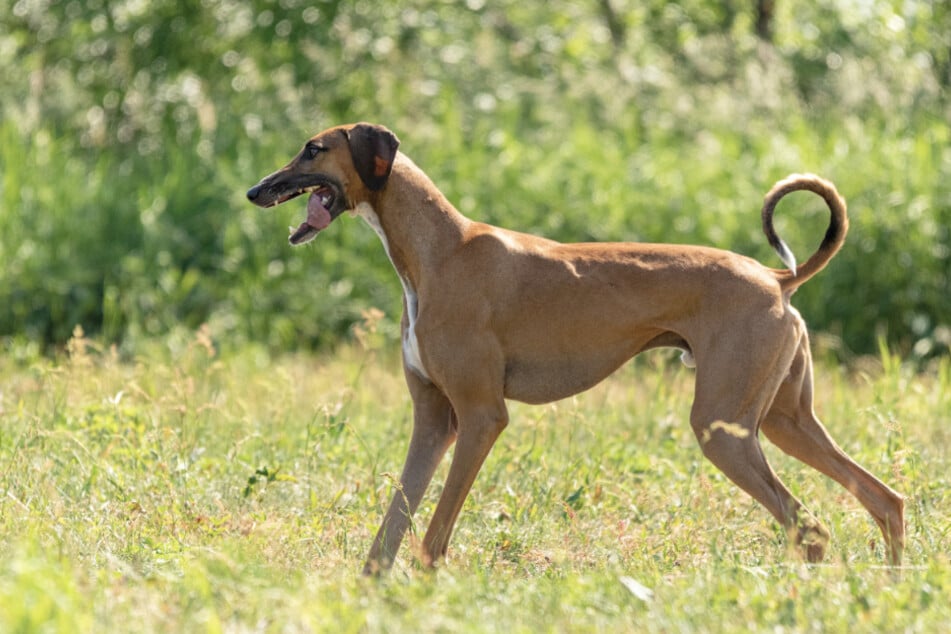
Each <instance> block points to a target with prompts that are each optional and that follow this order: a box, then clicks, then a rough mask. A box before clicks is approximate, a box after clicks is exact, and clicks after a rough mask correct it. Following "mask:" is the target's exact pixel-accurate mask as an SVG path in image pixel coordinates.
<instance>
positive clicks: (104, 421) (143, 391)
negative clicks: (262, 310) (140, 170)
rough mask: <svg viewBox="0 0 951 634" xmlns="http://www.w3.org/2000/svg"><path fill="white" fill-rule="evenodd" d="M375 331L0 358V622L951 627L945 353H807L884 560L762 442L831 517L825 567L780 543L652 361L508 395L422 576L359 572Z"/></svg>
mask: <svg viewBox="0 0 951 634" xmlns="http://www.w3.org/2000/svg"><path fill="white" fill-rule="evenodd" d="M371 330H372V329H371V328H369V327H366V326H365V327H364V331H365V334H364V336H363V341H365V343H366V345H367V346H368V347H367V348H359V347H357V348H344V349H341V350H339V351H337V353H336V354H335V355H332V356H329V357H321V358H320V359H318V358H316V357H313V356H303V355H300V356H290V357H288V356H283V357H280V358H276V359H274V358H270V357H269V356H268V355H267V353H266V352H265V350H264V349H263V348H261V347H254V346H248V347H245V348H243V350H242V351H241V353H240V354H236V355H230V356H224V357H222V356H219V354H218V353H217V351H216V350H215V349H214V348H213V347H212V346H211V344H210V342H209V341H208V336H207V332H205V331H199V332H198V333H196V334H195V337H194V339H193V340H190V341H189V342H188V343H187V345H184V346H182V347H180V348H172V347H165V346H153V347H151V348H150V349H149V350H148V352H147V353H143V355H142V356H140V357H137V358H136V359H135V361H134V362H133V363H125V362H122V361H121V360H119V359H118V355H117V352H116V351H115V350H114V349H110V348H100V347H99V346H98V345H96V344H95V342H93V341H90V340H87V339H85V338H82V337H80V336H77V337H76V338H74V339H73V340H72V341H71V342H70V344H69V356H68V357H67V358H61V359H57V360H49V359H45V358H36V357H28V356H24V355H27V354H28V352H27V351H24V350H19V351H11V352H12V353H13V354H10V355H7V356H5V357H3V358H0V385H2V386H3V387H2V400H0V419H2V421H3V424H2V425H0V544H3V546H2V547H0V630H2V631H4V632H33V631H45V632H70V633H72V632H104V631H137V632H173V631H174V632H200V631H207V632H218V631H229V632H244V631H261V632H306V631H328V632H331V631H332V632H357V631H363V632H394V631H411V632H427V631H447V630H448V631H461V632H493V631H504V632H511V631H517V632H538V631H554V632H561V631H584V632H587V631H637V632H671V631H687V632H692V631H705V632H718V631H723V632H736V631H764V632H766V631H769V632H774V631H786V632H792V631H807V632H828V631H850V632H895V631H904V632H930V631H941V630H943V629H944V628H945V626H946V624H947V623H948V620H949V618H951V604H949V603H948V601H947V597H948V595H949V592H951V560H949V557H948V553H949V552H951V537H949V536H951V524H949V520H948V516H947V513H946V509H947V508H948V505H949V503H951V500H949V493H948V492H949V490H951V481H949V474H951V461H949V454H948V447H949V438H948V430H949V429H951V419H949V412H951V363H949V362H948V359H947V358H945V359H944V360H943V361H942V362H940V363H939V364H938V365H937V366H936V367H935V368H934V370H933V371H931V372H928V373H923V374H915V373H912V372H911V371H910V370H911V369H910V368H909V367H908V366H907V365H903V364H901V363H900V362H899V361H898V360H897V358H895V357H893V356H889V355H887V354H883V355H882V356H881V357H880V358H878V359H877V360H874V361H867V362H865V363H864V365H862V366H861V367H858V366H857V367H855V368H854V370H853V371H851V372H846V371H845V370H843V369H842V368H841V367H840V366H829V367H820V368H818V371H819V374H820V376H821V380H820V381H819V383H818V385H817V390H818V394H817V400H818V408H819V411H820V413H821V415H822V417H823V418H824V420H825V421H826V422H827V425H828V426H829V428H830V430H831V431H832V433H833V434H834V435H835V437H836V438H837V439H838V440H839V441H840V443H841V444H842V446H843V447H844V448H845V449H846V450H847V451H848V452H849V453H851V454H852V455H853V456H854V457H855V458H856V459H857V460H859V461H860V462H861V463H862V464H863V465H865V466H866V467H868V468H869V469H870V470H872V471H873V472H875V473H876V474H878V475H880V476H881V477H883V478H884V479H885V480H886V481H887V482H888V483H889V484H890V485H892V486H894V487H895V488H896V489H898V490H900V491H901V492H902V493H904V494H905V495H907V496H908V502H907V506H906V508H907V512H908V517H907V520H908V534H909V535H908V536H909V540H908V548H907V553H906V566H905V567H904V568H903V569H902V571H901V573H900V574H899V575H894V574H892V573H891V572H889V571H888V570H887V569H885V568H884V567H883V565H882V564H883V562H884V549H883V547H882V541H881V537H880V534H879V532H878V529H877V528H876V526H875V525H874V523H873V522H872V520H871V518H870V517H869V516H868V514H867V513H866V512H865V511H864V510H863V509H862V508H861V507H860V506H859V505H858V503H857V502H855V500H854V499H853V498H852V497H851V496H850V495H849V494H848V493H847V492H846V491H844V490H843V489H842V488H840V487H839V486H838V485H836V484H834V483H832V482H831V481H829V480H828V479H826V478H824V477H822V476H820V475H818V474H817V473H816V472H814V471H812V470H811V469H808V468H806V467H804V466H803V465H802V464H800V463H798V462H796V461H794V460H792V459H789V458H786V457H785V456H783V455H782V454H780V453H779V452H778V451H776V450H775V449H774V448H772V447H771V446H769V445H768V444H767V445H766V449H767V452H768V453H769V456H770V460H771V461H772V463H773V465H774V467H775V468H776V469H777V471H778V472H779V473H780V474H781V475H782V476H783V477H784V479H785V481H786V482H787V484H789V486H790V487H792V489H793V491H794V492H795V493H796V495H797V496H799V497H800V498H802V499H803V500H804V501H806V503H807V504H809V506H810V508H811V509H812V510H813V511H814V512H815V513H816V514H817V515H818V516H819V517H820V518H822V519H823V520H824V521H825V522H826V523H827V525H828V526H829V527H830V529H831V530H832V533H833V543H832V547H831V548H830V551H829V554H828V557H827V561H826V564H824V565H807V564H803V563H801V562H799V561H797V559H796V558H795V556H794V555H793V554H790V553H787V552H786V545H785V544H786V542H785V539H784V538H783V536H782V534H781V531H780V530H779V529H778V528H777V527H776V525H775V523H774V522H773V521H772V519H771V518H770V517H769V516H768V514H767V513H766V512H765V511H764V510H763V509H762V508H761V507H760V506H759V505H757V504H756V503H754V502H753V501H752V500H751V499H749V498H748V497H747V496H745V495H743V494H740V493H738V492H737V489H736V488H735V487H734V486H733V485H732V484H730V483H729V482H728V481H726V479H725V478H724V477H723V476H722V475H721V474H720V473H719V472H718V471H717V470H716V469H715V468H714V467H712V466H711V465H710V464H709V463H708V462H706V461H705V460H703V458H702V454H701V452H700V451H699V449H698V448H697V446H696V442H695V440H694V438H693V434H692V432H691V431H690V426H689V424H688V423H687V418H688V412H689V406H690V398H691V391H692V385H691V383H692V374H693V373H692V371H691V370H689V369H686V368H684V367H682V366H681V365H680V364H679V363H674V364H670V363H668V359H669V358H670V357H668V356H667V355H666V354H665V353H652V354H650V355H647V356H645V357H644V358H642V359H641V361H640V362H639V363H636V364H634V366H632V367H628V368H627V369H625V370H622V371H621V373H620V374H618V375H617V376H615V377H614V378H612V379H610V380H609V381H608V382H607V383H605V384H604V385H602V386H600V387H598V388H595V389H594V390H593V391H591V392H588V393H586V394H584V395H582V396H579V397H577V398H575V399H571V400H568V401H564V402H561V403H558V404H555V405H550V406H545V407H529V406H521V405H518V404H513V405H512V423H511V425H510V427H509V428H508V429H507V430H506V431H505V433H504V434H503V435H502V437H501V439H500V440H499V443H498V444H497V446H496V448H495V450H494V451H493V453H492V454H491V455H490V457H489V460H488V462H487V463H486V465H485V467H484V468H483V470H482V473H481V474H480V476H479V479H478V480H477V482H476V485H475V488H474V490H473V494H472V495H471V496H470V498H469V500H468V501H467V502H466V505H465V508H464V510H463V513H462V516H461V519H460V522H459V524H458V527H457V531H456V535H455V537H454V540H453V543H452V545H451V547H450V556H449V560H448V562H447V563H446V565H445V566H443V567H441V568H440V569H439V570H437V571H436V572H435V573H429V572H425V571H421V570H418V569H417V568H416V567H415V566H414V565H413V563H412V548H411V547H410V546H404V550H403V551H402V552H401V556H400V559H399V561H398V563H397V567H396V568H395V570H394V571H393V573H392V574H391V575H390V576H389V577H388V578H387V579H385V580H382V581H378V582H377V581H370V580H366V579H362V578H361V577H360V576H359V570H360V568H361V567H362V565H363V558H364V556H365V555H366V551H367V549H368V547H369V543H370V540H371V539H372V536H373V534H374V532H375V530H376V528H377V525H378V522H379V520H380V518H381V517H382V513H383V510H384V508H385V505H386V503H387V502H388V498H389V496H390V495H391V492H392V485H393V478H394V475H393V474H395V473H398V470H399V468H400V464H401V461H402V459H403V453H404V451H405V447H406V444H407V442H408V432H409V425H410V406H409V402H408V397H407V395H406V392H405V387H404V385H403V381H402V378H401V377H400V375H399V372H398V361H397V359H395V358H394V357H393V355H392V354H391V352H390V347H389V346H386V345H384V344H385V340H384V339H383V338H382V337H381V336H380V335H379V333H376V334H374V333H372V332H371ZM78 334H79V333H77V335H78ZM381 346H382V347H381ZM17 359H19V360H17ZM445 467H446V465H445V464H444V465H443V468H442V469H441V470H440V472H439V473H438V474H437V477H436V483H435V484H434V486H433V487H432V489H431V490H430V491H429V493H428V495H427V496H426V498H425V499H424V501H423V504H422V507H421V509H420V513H419V515H418V518H417V519H418V520H419V525H418V527H417V530H418V531H420V533H418V534H419V535H421V531H422V530H423V528H424V526H425V523H426V522H427V521H428V519H429V517H430V516H431V515H432V512H433V507H434V506H435V501H436V496H437V495H438V493H439V490H440V488H441V486H440V485H441V482H442V480H443V479H444V478H445V475H446V468H445ZM632 581H633V582H635V583H632Z"/></svg>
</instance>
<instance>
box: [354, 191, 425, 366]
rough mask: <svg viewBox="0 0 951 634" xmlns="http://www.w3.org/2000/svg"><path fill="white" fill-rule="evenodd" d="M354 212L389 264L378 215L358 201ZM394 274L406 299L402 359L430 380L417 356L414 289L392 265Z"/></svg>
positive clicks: (387, 243)
mask: <svg viewBox="0 0 951 634" xmlns="http://www.w3.org/2000/svg"><path fill="white" fill-rule="evenodd" d="M353 211H354V213H355V214H356V215H358V216H360V217H361V218H363V219H364V220H365V221H366V223H367V224H368V225H370V228H371V229H373V231H375V232H376V235H378V236H380V242H382V243H383V250H384V251H386V257H388V258H390V264H393V257H392V256H391V255H390V243H389V242H387V240H386V233H384V232H383V225H381V224H380V217H379V216H377V215H376V211H375V210H374V209H373V207H372V206H371V205H370V204H369V203H360V204H359V205H357V206H356V208H355V209H354V210H353ZM393 269H394V270H395V271H396V276H397V277H399V278H400V284H402V285H403V298H404V299H405V300H406V318H407V320H408V321H409V325H408V326H407V327H406V331H405V332H404V333H403V359H404V360H405V361H406V365H408V366H409V367H410V368H411V369H412V370H413V371H414V372H415V373H416V374H418V375H419V376H420V377H422V378H424V379H426V380H427V381H431V380H432V379H430V378H429V375H428V374H427V373H426V369H425V368H424V367H423V361H422V359H421V358H420V356H419V340H418V339H417V338H416V313H417V310H418V300H417V297H416V290H415V289H414V288H413V285H412V284H410V281H409V280H407V279H405V278H404V277H403V276H402V275H401V274H400V272H399V269H397V268H396V265H395V264H394V265H393Z"/></svg>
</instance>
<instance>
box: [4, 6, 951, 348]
mask: <svg viewBox="0 0 951 634" xmlns="http://www.w3.org/2000/svg"><path fill="white" fill-rule="evenodd" d="M622 4H624V6H622ZM193 5H194V6H189V7H183V6H182V5H181V3H177V2H171V0H160V1H159V2H153V3H149V4H148V5H144V4H142V5H140V4H137V3H111V4H109V5H108V6H105V5H101V4H100V3H96V2H92V3H84V4H80V3H76V2H74V3H67V4H65V5H64V4H55V5H52V6H48V7H47V6H45V5H44V3H29V2H24V1H21V2H16V3H12V2H10V1H9V0H6V1H0V72H2V73H3V75H4V77H5V78H6V79H5V82H6V89H5V91H4V93H3V94H2V95H0V108H2V110H0V112H2V122H0V170H2V174H3V176H2V181H0V204H2V209H0V271H2V272H0V276H2V279H0V337H22V338H28V339H31V340H35V341H40V342H42V343H43V345H61V344H62V343H63V342H64V341H65V340H66V339H67V338H68V337H69V335H70V333H71V332H72V330H73V327H74V326H75V325H76V324H82V325H83V326H84V327H85V329H86V330H87V332H91V333H99V334H100V335H101V336H103V337H104V338H105V339H106V340H109V341H119V342H123V343H125V344H126V345H134V344H135V342H136V341H137V340H139V339H141V338H143V337H148V336H153V335H159V334H163V333H167V332H169V331H171V330H174V329H176V328H179V327H184V328H188V329H192V328H194V327H196V326H197V325H199V324H201V323H204V322H208V323H210V324H211V325H212V329H213V331H214V332H215V333H216V334H217V336H218V337H219V338H221V339H222V340H224V341H233V342H236V343H237V342H241V341H245V340H254V341H260V342H264V343H266V344H267V345H268V346H270V347H272V348H275V349H289V348H299V347H301V346H304V347H312V346H323V345H329V344H331V343H333V342H335V341H338V340H339V339H340V338H341V337H344V336H346V335H347V333H348V330H349V328H350V325H351V324H352V323H353V322H354V321H355V320H357V319H359V316H360V314H361V312H362V311H363V310H364V309H365V308H367V307H368V306H379V307H381V308H383V309H384V310H385V311H386V313H387V315H388V320H389V321H388V323H389V326H390V330H391V331H392V330H393V327H394V323H395V322H396V321H398V314H399V306H400V299H399V293H400V289H399V285H398V283H397V282H396V280H395V276H393V274H392V271H391V267H390V265H389V263H388V262H387V260H386V258H385V255H384V254H383V252H382V249H380V248H379V246H378V245H377V244H376V242H377V239H376V237H375V236H374V235H373V234H372V232H370V231H369V230H367V229H366V228H365V227H362V226H359V224H358V223H356V222H353V221H351V220H348V219H346V218H343V219H341V221H338V222H337V223H335V226H334V227H333V228H332V230H331V231H328V232H327V235H322V236H321V237H320V238H319V239H318V240H317V242H316V243H315V246H314V247H312V248H305V249H301V250H293V251H292V250H291V249H290V248H289V247H288V246H287V245H286V241H285V239H284V235H285V234H284V230H283V226H286V225H288V224H296V223H297V222H299V216H300V215H301V214H302V211H301V207H302V205H294V204H292V205H290V206H291V207H293V209H292V210H289V209H286V208H281V209H278V210H271V211H266V212H262V211H260V210H257V209H256V208H254V207H252V206H251V205H249V204H248V203H247V201H245V200H244V192H245V191H246V190H247V188H248V187H250V186H251V185H253V184H254V182H256V180H257V179H258V178H260V177H261V176H263V175H264V174H266V173H269V172H270V171H272V170H273V169H275V168H277V167H279V166H280V165H282V164H283V163H285V162H286V161H287V160H288V159H289V158H290V157H291V156H292V155H293V153H294V152H296V151H297V149H298V148H299V146H300V145H301V144H302V143H303V141H304V140H305V139H306V138H307V137H308V136H310V135H311V134H313V133H314V132H316V131H318V130H319V129H322V128H324V127H327V126H329V125H331V124H335V123H339V122H344V121H354V120H361V119H362V120H373V121H377V122H381V123H384V124H386V125H388V126H389V127H390V128H392V129H393V130H394V131H396V132H397V133H398V135H399V136H400V137H401V139H402V140H403V146H402V149H403V150H404V151H405V152H406V153H407V154H409V155H411V156H412V157H413V158H414V160H416V162H417V163H418V164H419V165H420V166H422V167H423V168H424V169H425V170H426V171H427V172H428V173H429V174H430V175H431V176H432V177H433V179H434V180H435V182H436V183H437V184H438V185H439V186H440V187H441V188H442V189H443V190H444V192H445V193H446V194H447V196H448V197H449V199H450V200H452V201H453V202H454V203H455V204H456V205H457V206H458V207H459V208H460V210H461V211H463V212H464V213H466V214H468V215H470V216H472V217H473V218H476V219H479V220H485V221H489V222H494V223H498V224H503V225H505V226H507V227H511V228H517V229H522V230H527V231H532V232H537V233H543V234H545V235H548V236H551V237H554V238H558V239H562V240H591V239H598V240H651V241H666V242H697V243H703V244H710V245H714V246H718V247H722V248H728V249H731V250H735V251H739V252H742V253H746V254H749V255H752V256H755V257H757V258H759V259H760V260H761V261H763V262H764V263H771V264H773V265H779V263H778V261H777V260H776V258H775V256H774V255H773V254H772V253H771V252H770V251H769V250H768V248H767V247H766V244H765V240H764V239H763V237H762V235H761V233H760V229H759V220H758V209H759V203H760V201H761V197H762V196H763V194H764V193H765V192H766V190H767V189H768V188H769V187H770V186H771V185H772V183H773V182H774V181H775V180H776V179H778V178H781V177H784V176H786V175H787V174H788V173H790V172H796V171H812V172H817V173H820V174H822V175H824V176H826V177H828V178H831V179H832V180H834V181H835V182H836V184H837V185H838V187H839V189H840V191H841V192H842V193H843V195H844V196H845V197H846V198H847V199H848V201H849V203H850V214H851V218H852V233H851V234H850V239H849V241H848V242H847V244H846V247H845V249H844V250H843V252H842V253H841V254H840V255H839V256H838V257H837V259H836V260H835V261H834V262H833V263H832V264H831V265H830V267H829V269H828V270H827V271H826V272H825V273H823V275H822V277H821V278H819V279H818V280H816V281H813V282H812V283H810V284H808V285H806V286H805V287H804V288H803V289H802V290H801V291H800V292H799V294H798V295H797V297H796V303H797V306H799V307H800V309H801V311H802V312H803V313H804V315H805V316H806V317H807V319H808V321H809V323H810V325H811V326H812V327H813V328H815V329H818V330H822V331H826V332H830V333H832V334H834V335H838V336H839V337H840V340H841V342H842V344H843V345H842V346H841V347H840V349H841V350H842V352H845V353H847V352H850V351H851V352H857V353H865V352H872V351H874V350H875V349H876V345H877V340H878V338H879V337H881V336H884V337H886V338H887V341H888V342H889V343H890V344H892V345H894V346H897V347H898V348H900V349H902V350H904V351H912V352H913V353H915V354H917V355H918V356H920V357H927V356H929V355H933V354H938V353H941V352H942V351H946V350H947V346H948V341H949V339H951V330H949V324H948V321H947V315H948V314H951V288H949V281H948V279H949V278H948V270H949V266H948V265H949V251H951V247H949V245H951V240H949V235H948V232H949V230H948V227H949V226H951V191H949V188H951V185H949V183H951V155H949V150H948V147H949V145H948V137H949V125H948V117H947V111H948V96H947V92H946V88H947V82H948V81H949V75H948V73H947V68H948V60H947V47H946V45H945V44H944V43H943V41H942V38H943V37H944V34H945V33H946V32H947V31H948V29H947V28H942V27H941V25H944V26H951V23H949V20H951V17H949V16H948V15H945V14H944V13H942V12H943V9H940V8H938V7H932V8H929V7H926V6H918V5H908V7H907V8H906V9H904V11H905V12H906V13H904V14H902V15H896V14H894V13H893V12H892V11H893V8H891V5H886V4H880V5H876V6H875V7H874V8H873V9H870V11H869V12H868V13H866V14H862V15H859V16H856V15H855V14H854V13H849V11H851V9H849V8H848V7H846V5H845V3H835V2H833V3H821V6H819V7H815V6H814V5H813V4H812V3H805V2H799V1H796V2H790V3H782V4H780V5H779V6H780V10H781V12H780V13H779V14H778V15H777V16H776V18H775V24H774V29H773V32H774V36H773V41H772V42H764V41H763V40H761V39H759V38H758V37H757V36H756V34H755V29H754V16H753V15H752V10H749V11H747V10H736V9H735V8H732V7H733V5H732V4H728V5H721V4H720V3H713V2H708V1H704V0H697V1H695V2H689V3H682V4H681V5H679V6H678V5H673V4H668V3H662V2H648V3H627V4H625V3H621V2H615V3H610V2H603V3H600V4H599V5H598V6H597V7H594V6H588V5H578V4H576V3H567V2H565V3H561V2H555V3H547V4H545V5H538V6H537V7H536V6H534V5H526V4H525V3H517V2H514V1H507V2H502V3H492V6H491V7H490V6H489V5H488V3H483V2H481V1H478V0H473V1H470V2H467V3H466V4H465V5H464V6H463V5H459V4H457V3H441V2H435V1H432V0H430V1H422V0H420V1H415V2H413V1H402V2H394V3H385V4H379V3H378V4H371V3H340V2H320V3H317V4H306V5H305V4H303V3H299V2H297V1H296V0H282V1H281V2H279V3H278V2H269V1H264V0H257V1H256V2H252V3H231V2H223V1H216V2H203V3H193ZM724 6H725V7H726V8H724ZM848 6H849V7H851V5H848ZM783 11H785V13H783ZM928 11H931V13H928ZM945 13H946V12H945ZM830 24H834V25H836V26H835V27H829V28H826V27H825V25H830ZM779 218H780V221H781V224H780V227H781V232H782V233H783V234H784V235H785V236H787V238H788V241H789V242H791V243H792V244H793V245H794V248H795V251H796V252H797V254H798V255H799V256H800V258H804V257H806V256H807V255H808V254H809V253H810V252H811V251H812V249H814V248H815V246H816V245H817V243H818V241H819V239H820V236H821V235H822V232H823V231H824V227H825V222H826V220H827V218H826V215H825V211H824V210H823V209H822V206H821V205H820V204H817V202H816V201H815V200H810V199H808V198H807V197H804V196H803V197H795V199H794V200H791V201H790V202H789V203H784V206H783V207H782V208H781V209H780V211H779Z"/></svg>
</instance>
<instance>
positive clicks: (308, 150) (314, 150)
mask: <svg viewBox="0 0 951 634" xmlns="http://www.w3.org/2000/svg"><path fill="white" fill-rule="evenodd" d="M326 151H327V148H325V147H324V146H322V145H314V144H312V143H308V144H307V146H306V147H305V148H304V156H305V157H306V158H307V159H314V158H317V155H318V154H320V153H321V152H326Z"/></svg>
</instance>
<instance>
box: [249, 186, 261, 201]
mask: <svg viewBox="0 0 951 634" xmlns="http://www.w3.org/2000/svg"><path fill="white" fill-rule="evenodd" d="M260 193H261V186H260V185H255V186H254V187H252V188H251V189H249V190H248V200H250V201H251V202H254V200H255V199H256V198H257V197H258V195H259V194H260Z"/></svg>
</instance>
